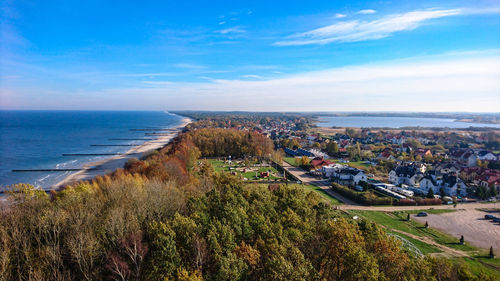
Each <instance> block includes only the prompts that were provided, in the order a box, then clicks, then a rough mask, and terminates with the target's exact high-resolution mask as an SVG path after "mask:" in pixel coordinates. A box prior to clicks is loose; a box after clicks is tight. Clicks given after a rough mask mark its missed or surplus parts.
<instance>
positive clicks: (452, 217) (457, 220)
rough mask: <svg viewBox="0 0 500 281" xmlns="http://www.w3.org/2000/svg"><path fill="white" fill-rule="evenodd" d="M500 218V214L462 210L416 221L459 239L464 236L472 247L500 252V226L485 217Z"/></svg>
mask: <svg viewBox="0 0 500 281" xmlns="http://www.w3.org/2000/svg"><path fill="white" fill-rule="evenodd" d="M487 214H491V215H494V216H496V217H500V213H486V212H482V211H478V210H475V209H465V210H463V209H461V210H457V211H456V212H452V213H443V214H429V215H428V216H427V217H416V216H415V217H414V218H415V220H417V221H419V222H421V223H425V222H426V221H427V222H428V223H429V226H430V227H433V228H436V229H439V230H442V231H444V232H446V233H449V234H451V235H453V236H454V237H456V238H457V240H458V239H459V238H460V236H461V235H463V236H464V238H465V242H466V243H470V244H471V245H474V246H477V247H481V248H484V249H489V248H490V246H493V248H494V249H495V250H496V251H499V250H500V224H499V223H498V222H493V221H492V220H487V219H485V218H484V216H485V215H487Z"/></svg>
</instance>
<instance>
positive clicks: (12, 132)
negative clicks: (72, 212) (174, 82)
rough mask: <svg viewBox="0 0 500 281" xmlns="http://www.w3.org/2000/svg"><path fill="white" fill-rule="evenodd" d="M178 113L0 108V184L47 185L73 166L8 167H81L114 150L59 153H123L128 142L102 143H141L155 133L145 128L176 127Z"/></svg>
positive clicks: (129, 147) (102, 158)
mask: <svg viewBox="0 0 500 281" xmlns="http://www.w3.org/2000/svg"><path fill="white" fill-rule="evenodd" d="M182 119H183V117H181V116H179V115H175V114H171V113H168V112H163V111H0V190H2V189H5V188H6V187H7V186H9V185H12V184H16V183H27V184H32V185H34V186H36V187H39V188H44V189H47V188H50V187H51V186H53V185H54V184H56V183H57V182H59V181H61V180H63V179H64V178H65V177H67V176H68V175H69V174H70V173H71V172H67V171H66V172H60V171H57V172H13V171H12V170H26V169H78V168H82V166H83V165H85V164H87V163H90V162H95V161H99V160H104V159H106V158H109V157H112V156H63V154H111V153H123V152H126V151H128V150H129V149H131V148H132V147H131V146H101V145H140V144H142V143H144V142H147V141H151V139H154V138H155V137H154V136H148V135H146V134H147V133H148V131H144V130H143V129H158V128H162V129H165V128H173V127H177V126H179V125H180V124H181V121H182ZM136 129H140V130H136ZM149 133H151V131H150V132H149ZM132 139H133V140H132ZM94 145H100V146H94Z"/></svg>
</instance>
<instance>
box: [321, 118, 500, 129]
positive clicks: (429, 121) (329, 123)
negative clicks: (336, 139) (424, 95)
mask: <svg viewBox="0 0 500 281" xmlns="http://www.w3.org/2000/svg"><path fill="white" fill-rule="evenodd" d="M317 125H318V126H319V127H354V128H394V129H397V128H403V127H425V128H451V129H458V128H469V127H488V128H500V124H482V123H469V122H456V121H455V119H446V118H417V117H379V116H373V117H371V116H328V117H327V116H323V117H320V118H319V122H318V123H317Z"/></svg>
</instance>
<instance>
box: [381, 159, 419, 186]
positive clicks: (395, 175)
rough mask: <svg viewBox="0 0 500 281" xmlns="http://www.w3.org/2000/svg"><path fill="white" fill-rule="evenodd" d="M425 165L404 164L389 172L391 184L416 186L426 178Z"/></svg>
mask: <svg viewBox="0 0 500 281" xmlns="http://www.w3.org/2000/svg"><path fill="white" fill-rule="evenodd" d="M423 172H425V165H422V164H420V163H404V164H402V165H399V166H397V167H396V168H395V169H393V170H391V171H390V172H389V182H390V183H392V184H394V185H400V184H406V185H410V186H415V185H417V184H418V183H419V182H420V179H422V178H423V177H424V174H423Z"/></svg>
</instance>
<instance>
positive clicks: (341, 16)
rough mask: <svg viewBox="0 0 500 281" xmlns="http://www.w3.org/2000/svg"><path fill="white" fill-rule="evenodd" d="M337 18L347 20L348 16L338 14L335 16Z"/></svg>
mask: <svg viewBox="0 0 500 281" xmlns="http://www.w3.org/2000/svg"><path fill="white" fill-rule="evenodd" d="M335 17H336V18H338V19H340V18H345V17H347V15H345V14H340V13H337V14H335Z"/></svg>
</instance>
